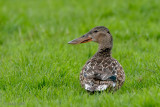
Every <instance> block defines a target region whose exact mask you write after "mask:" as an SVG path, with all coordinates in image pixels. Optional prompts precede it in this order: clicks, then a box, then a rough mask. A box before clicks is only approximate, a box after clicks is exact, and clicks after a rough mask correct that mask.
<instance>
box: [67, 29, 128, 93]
mask: <svg viewBox="0 0 160 107" xmlns="http://www.w3.org/2000/svg"><path fill="white" fill-rule="evenodd" d="M89 41H94V42H97V43H98V44H99V49H98V52H97V53H96V54H95V55H94V56H93V57H92V58H91V59H90V60H88V61H87V63H86V64H85V65H84V67H83V68H82V71H81V73H80V82H81V85H82V87H83V88H84V89H86V90H87V91H90V92H94V91H103V90H109V91H115V90H117V89H119V88H120V87H121V86H122V85H123V83H124V81H125V74H124V71H123V68H122V66H121V65H120V64H119V62H118V61H117V60H115V59H114V58H112V56H111V50H112V46H113V45H112V44H113V39H112V35H111V34H110V32H109V30H108V29H107V28H106V27H104V26H98V27H95V28H93V29H92V30H91V31H89V32H88V33H87V34H85V35H83V36H82V37H80V38H78V39H75V40H73V41H71V42H69V43H70V44H79V43H86V42H89Z"/></svg>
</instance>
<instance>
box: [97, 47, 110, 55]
mask: <svg viewBox="0 0 160 107" xmlns="http://www.w3.org/2000/svg"><path fill="white" fill-rule="evenodd" d="M111 50H112V47H108V46H101V45H99V49H98V52H97V53H96V54H95V56H103V57H111Z"/></svg>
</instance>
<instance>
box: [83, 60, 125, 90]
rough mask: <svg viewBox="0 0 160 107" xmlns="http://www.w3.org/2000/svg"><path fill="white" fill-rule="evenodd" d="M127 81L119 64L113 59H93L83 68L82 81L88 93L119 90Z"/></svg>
mask: <svg viewBox="0 0 160 107" xmlns="http://www.w3.org/2000/svg"><path fill="white" fill-rule="evenodd" d="M124 80H125V74H124V71H123V68H122V66H121V65H120V64H119V62H118V61H117V60H115V59H113V58H112V57H93V58H91V59H90V60H89V61H88V62H87V63H86V64H85V66H84V67H83V69H82V71H81V73H80V81H81V85H82V87H83V88H85V89H86V90H88V91H91V92H93V91H103V90H106V89H108V90H113V91H114V90H117V89H119V88H120V87H121V86H122V84H123V83H124Z"/></svg>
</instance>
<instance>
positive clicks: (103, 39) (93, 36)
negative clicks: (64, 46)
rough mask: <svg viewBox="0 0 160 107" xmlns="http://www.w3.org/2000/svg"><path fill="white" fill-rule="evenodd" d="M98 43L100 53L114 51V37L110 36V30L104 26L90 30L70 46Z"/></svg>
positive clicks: (71, 42)
mask: <svg viewBox="0 0 160 107" xmlns="http://www.w3.org/2000/svg"><path fill="white" fill-rule="evenodd" d="M90 41H93V42H97V43H98V44H99V51H100V50H105V49H110V50H111V49H112V45H113V39H112V35H111V34H110V32H109V30H108V29H107V28H106V27H104V26H97V27H95V28H93V29H92V30H90V31H89V32H88V33H86V34H85V35H83V36H81V37H80V38H77V39H74V40H72V41H70V42H68V43H69V44H80V43H87V42H90Z"/></svg>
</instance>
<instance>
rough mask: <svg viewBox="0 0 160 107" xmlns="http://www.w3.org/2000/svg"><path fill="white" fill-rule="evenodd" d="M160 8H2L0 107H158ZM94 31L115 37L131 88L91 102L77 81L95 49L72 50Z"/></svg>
mask: <svg viewBox="0 0 160 107" xmlns="http://www.w3.org/2000/svg"><path fill="white" fill-rule="evenodd" d="M159 4H160V1H159V0H152V1H151V0H134V1H131V0H128V1H121V0H107V1H106V0H97V1H93V0H79V1H77V0H70V1H69V0H61V1H60V0H27V1H26V0H3V1H2V0H1V1H0V105H2V106H10V105H14V106H20V105H21V106H73V107H76V106H79V107H82V106H84V107H86V106H87V107H90V106H93V107H99V106H102V107H113V106H115V107H120V106H122V107H128V106H136V107H141V106H144V107H153V106H157V107H158V106H160V89H159V88H160V30H159V26H160V19H159V18H160V14H159V12H160V6H159ZM95 26H106V27H108V28H109V29H110V32H111V33H112V35H113V39H114V47H113V50H112V56H113V57H114V58H115V59H117V60H118V61H119V62H120V63H121V65H122V66H123V68H124V71H125V74H126V81H125V84H124V85H123V87H122V88H121V89H120V90H118V91H117V92H115V93H114V94H111V93H106V92H104V93H101V94H94V95H89V94H88V93H87V92H86V91H85V90H84V89H82V88H81V86H80V82H79V73H80V71H81V69H82V67H83V65H84V64H85V62H86V61H87V60H88V59H89V58H90V57H92V55H94V53H95V52H96V51H97V48H98V45H97V44H96V43H93V42H91V43H88V44H81V45H76V46H72V45H68V44H67V42H68V41H70V40H72V39H74V38H77V37H79V36H82V35H83V34H85V33H86V32H88V31H89V30H90V29H91V28H93V27H95Z"/></svg>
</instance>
